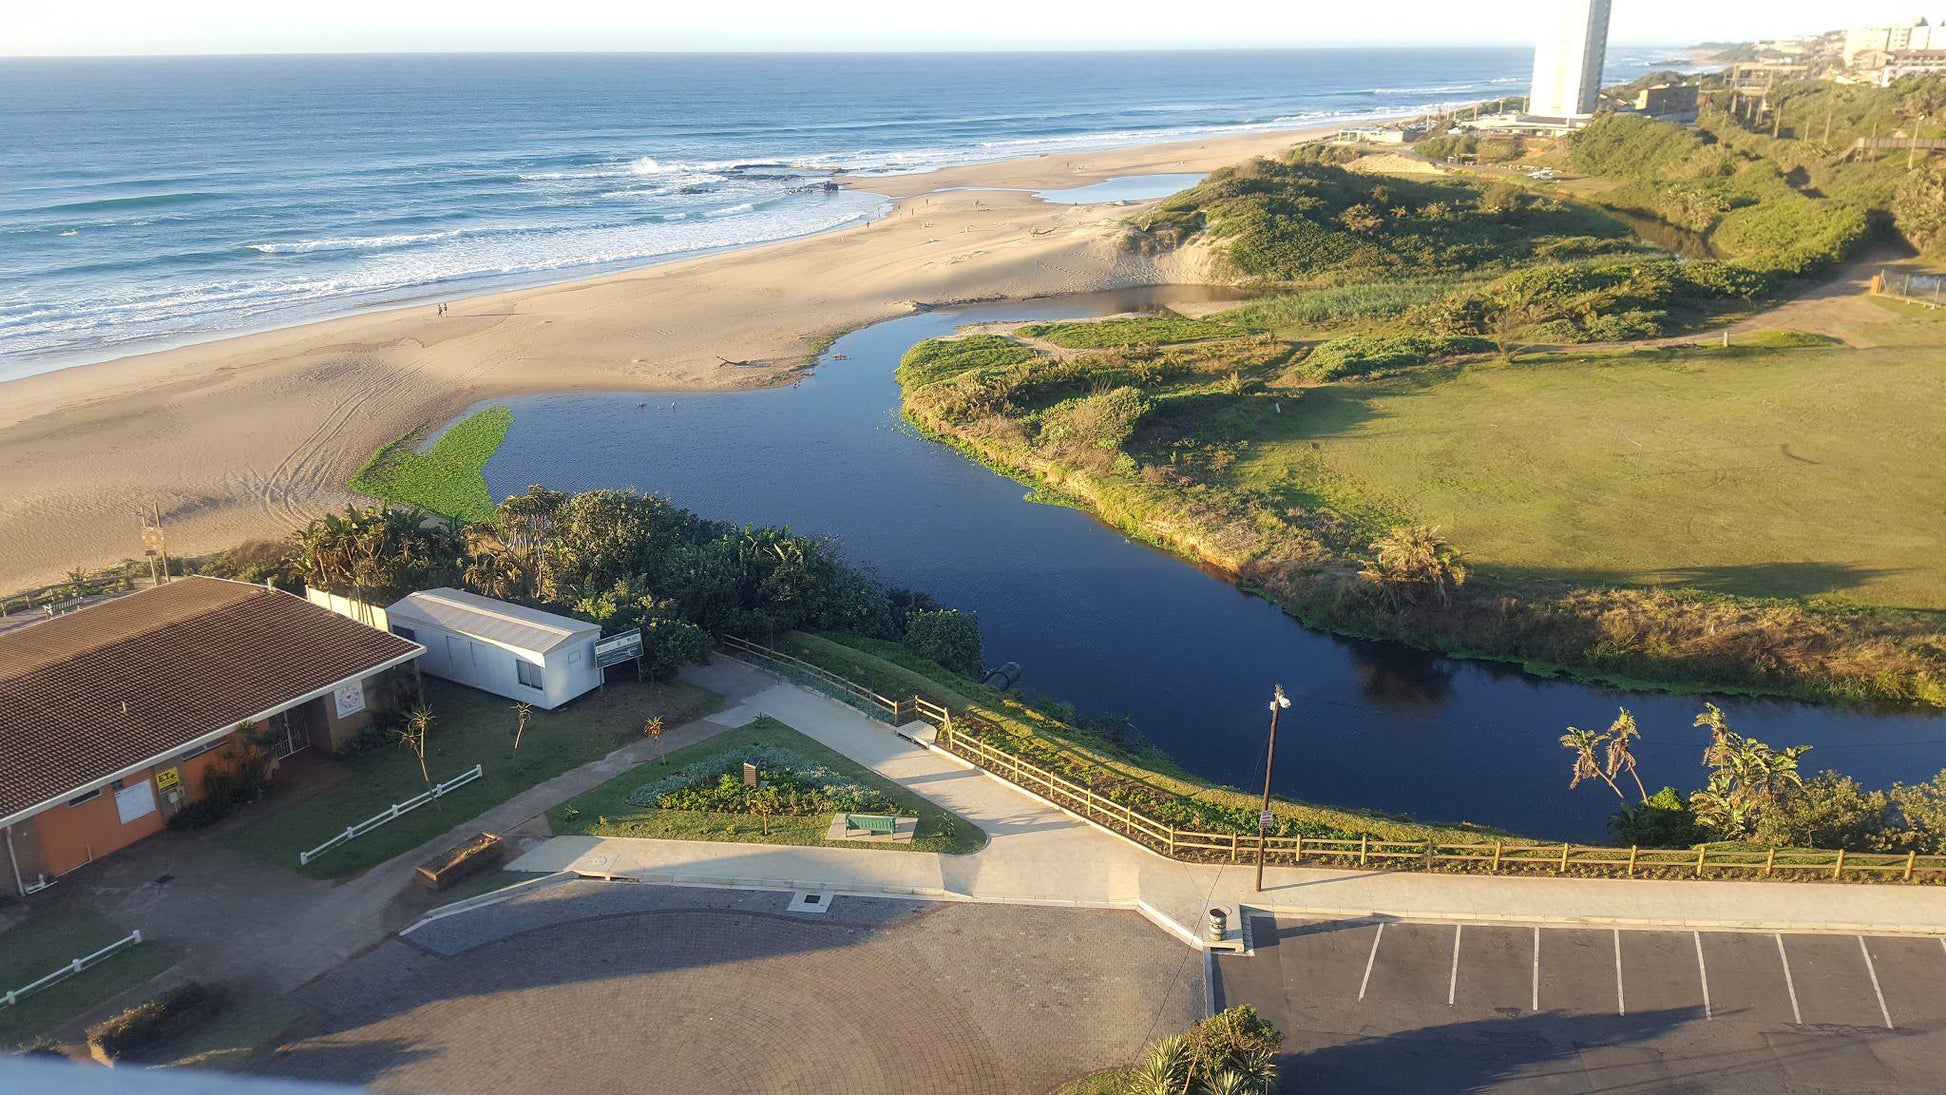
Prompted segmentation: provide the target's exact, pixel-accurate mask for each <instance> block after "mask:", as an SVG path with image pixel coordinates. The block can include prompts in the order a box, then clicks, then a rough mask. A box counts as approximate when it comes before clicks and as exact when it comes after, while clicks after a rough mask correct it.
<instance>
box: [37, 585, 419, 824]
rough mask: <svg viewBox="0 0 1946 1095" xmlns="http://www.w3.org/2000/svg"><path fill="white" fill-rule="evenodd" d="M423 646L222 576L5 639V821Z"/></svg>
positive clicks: (167, 588) (105, 606)
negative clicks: (21, 811) (18, 813)
mask: <svg viewBox="0 0 1946 1095" xmlns="http://www.w3.org/2000/svg"><path fill="white" fill-rule="evenodd" d="M416 649H417V646H416V644H414V643H409V642H407V641H405V640H404V639H401V638H399V637H397V636H395V635H390V634H387V633H386V632H383V631H378V630H375V629H373V628H370V627H366V626H365V625H364V624H361V623H357V622H356V621H353V620H348V619H345V618H344V617H342V616H338V615H335V614H333V613H331V612H329V611H327V610H325V609H323V608H320V607H318V606H317V605H314V604H311V603H310V602H309V601H306V600H304V599H303V598H301V597H294V596H292V595H291V594H288V593H279V592H276V591H273V590H268V589H265V588H263V587H262V586H254V585H246V584H244V583H241V582H226V581H221V580H218V579H215V578H185V579H182V580H179V581H175V582H171V583H169V584H168V585H165V586H160V587H158V588H156V589H150V590H144V591H143V592H140V593H131V594H129V595H128V596H126V597H118V598H116V599H115V600H112V601H107V602H104V603H102V604H98V605H94V606H92V607H89V608H84V609H81V610H80V611H78V612H71V613H69V614H67V615H65V616H58V617H55V618H54V619H52V620H48V621H46V622H45V623H38V624H35V625H33V626H31V627H23V628H19V629H17V630H15V631H10V632H7V633H5V634H0V818H3V817H7V816H8V815H11V814H14V813H16V812H18V811H20V810H23V809H26V808H28V807H31V806H38V805H40V804H41V803H43V802H46V801H48V800H50V799H55V798H60V797H63V796H65V795H66V794H67V793H68V792H70V791H76V790H77V789H80V788H83V787H86V786H87V785H89V784H90V783H92V782H95V781H98V780H101V779H104V778H106V777H108V776H111V775H113V774H114V773H116V772H119V771H121V770H123V769H125V768H128V767H129V766H131V765H134V764H139V763H141V762H142V761H145V760H148V759H149V758H151V757H155V756H158V755H160V754H163V753H167V752H169V751H170V750H172V749H177V748H180V747H183V746H186V745H188V744H189V743H190V742H193V741H195V740H196V739H198V738H201V737H204V736H205V735H208V734H210V733H213V732H215V731H217V730H221V729H224V728H226V727H230V726H234V725H236V724H237V723H239V722H242V721H243V720H244V719H247V718H249V717H251V716H252V715H257V714H261V713H262V712H264V711H268V710H271V709H272V708H276V707H280V706H283V705H284V704H286V703H289V702H290V701H291V700H293V699H295V698H297V697H299V696H303V695H307V694H309V693H312V692H317V691H319V690H321V689H326V688H329V687H331V686H332V685H334V684H337V683H339V682H340V681H345V680H351V679H354V678H357V677H362V676H366V675H368V674H370V673H371V672H373V671H374V670H376V669H377V668H378V667H380V666H382V665H385V664H387V663H388V662H392V661H395V660H397V659H399V658H402V657H407V656H409V655H411V654H412V653H413V652H414V651H415V650H416ZM124 704H126V709H124Z"/></svg>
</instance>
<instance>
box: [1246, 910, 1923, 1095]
mask: <svg viewBox="0 0 1946 1095" xmlns="http://www.w3.org/2000/svg"><path fill="white" fill-rule="evenodd" d="M1251 928H1252V932H1251V934H1252V937H1253V943H1254V946H1255V953H1254V954H1248V955H1229V954H1225V955H1221V956H1219V957H1218V958H1217V959H1216V964H1215V984H1214V988H1215V993H1216V998H1217V1003H1218V1005H1219V1006H1223V1007H1227V1006H1230V1005H1233V1004H1240V1003H1248V1004H1251V1005H1253V1006H1255V1007H1256V1008H1257V1009H1258V1010H1259V1011H1261V1012H1263V1013H1264V1015H1265V1017H1266V1018H1268V1019H1270V1020H1271V1022H1273V1023H1274V1024H1276V1025H1277V1027H1278V1029H1280V1030H1282V1031H1284V1033H1285V1047H1286V1049H1287V1051H1288V1054H1287V1056H1286V1058H1285V1062H1284V1071H1285V1083H1284V1090H1285V1091H1287V1092H1304V1093H1312V1092H1317V1093H1324V1092H1330V1093H1333V1095H1337V1093H1342V1092H1359V1093H1361V1095H1378V1093H1383V1092H1401V1093H1406V1092H1410V1093H1414V1095H1420V1093H1435V1092H1475V1091H1492V1092H1519V1093H1523V1095H1526V1093H1537V1095H1538V1093H1547V1095H1556V1093H1559V1095H1575V1093H1584V1092H1604V1093H1607V1092H1677V1091H1680V1092H1685V1093H1716V1092H1764V1093H1765V1095H1797V1093H1800V1092H1804V1093H1810V1092H1836V1091H1854V1090H1867V1091H1887V1092H1893V1091H1898V1092H1927V1093H1931V1092H1939V1091H1946V940H1941V939H1936V938H1903V937H1880V936H1862V937H1861V936H1855V935H1777V934H1772V933H1732V932H1688V931H1631V930H1626V929H1624V930H1621V931H1614V930H1609V929H1570V928H1533V927H1516V926H1489V925H1474V924H1468V925H1454V924H1428V923H1409V922H1401V921H1390V922H1385V921H1377V920H1355V921H1349V920H1348V921H1302V920H1291V919H1272V918H1270V917H1264V916H1259V917H1255V918H1253V919H1252V923H1251Z"/></svg>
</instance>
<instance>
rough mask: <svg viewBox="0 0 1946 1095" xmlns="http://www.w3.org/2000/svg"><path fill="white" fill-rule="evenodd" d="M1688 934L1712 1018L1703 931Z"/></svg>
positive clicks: (1706, 1010)
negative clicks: (1692, 941) (1693, 938)
mask: <svg viewBox="0 0 1946 1095" xmlns="http://www.w3.org/2000/svg"><path fill="white" fill-rule="evenodd" d="M1690 934H1691V935H1694V936H1695V937H1696V972H1697V973H1699V974H1701V975H1702V977H1703V1018H1705V1019H1714V1018H1716V1016H1715V1015H1714V1014H1713V1013H1712V1012H1711V1011H1710V968H1709V965H1708V964H1707V963H1705V962H1704V961H1703V933H1702V932H1691V933H1690ZM1940 942H1942V943H1946V936H1942V937H1941V938H1940Z"/></svg>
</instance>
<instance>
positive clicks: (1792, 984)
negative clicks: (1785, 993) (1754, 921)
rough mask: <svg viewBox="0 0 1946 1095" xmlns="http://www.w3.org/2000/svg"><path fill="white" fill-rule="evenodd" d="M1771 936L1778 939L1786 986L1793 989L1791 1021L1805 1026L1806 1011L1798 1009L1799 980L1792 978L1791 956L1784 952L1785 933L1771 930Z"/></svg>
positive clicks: (1778, 954)
mask: <svg viewBox="0 0 1946 1095" xmlns="http://www.w3.org/2000/svg"><path fill="white" fill-rule="evenodd" d="M1770 936H1771V938H1772V939H1775V940H1777V960H1778V961H1779V962H1782V963H1784V987H1785V988H1787V989H1789V990H1790V991H1791V1022H1793V1023H1796V1024H1797V1025H1798V1026H1803V1025H1804V1013H1803V1012H1801V1011H1799V1010H1798V1009H1797V982H1796V981H1793V980H1791V957H1790V955H1788V954H1785V953H1784V936H1783V933H1781V932H1771V933H1770Z"/></svg>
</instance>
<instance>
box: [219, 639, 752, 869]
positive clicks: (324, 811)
mask: <svg viewBox="0 0 1946 1095" xmlns="http://www.w3.org/2000/svg"><path fill="white" fill-rule="evenodd" d="M426 701H427V705H428V706H429V707H431V708H432V710H433V715H434V721H433V726H432V732H431V734H430V735H428V744H427V749H426V767H427V768H428V769H429V771H430V774H431V776H432V779H433V781H434V782H435V783H438V782H444V781H446V780H449V779H452V778H453V777H454V776H457V775H459V774H460V773H461V772H463V771H465V770H466V769H468V768H471V767H473V766H474V765H475V764H479V765H482V766H483V767H484V769H485V772H484V774H483V775H482V777H481V778H480V779H477V780H475V781H473V782H472V783H469V784H466V785H465V786H463V787H460V788H457V789H455V790H454V791H453V792H452V793H451V794H449V795H447V796H445V797H442V798H440V799H439V800H437V801H436V802H434V803H431V804H429V805H425V806H421V807H419V808H418V809H417V810H414V811H413V812H411V813H409V814H405V815H403V816H401V817H400V818H399V819H398V820H396V821H394V822H392V823H390V824H388V825H385V826H382V827H380V828H378V829H375V830H373V831H371V832H370V833H367V834H365V835H364V836H361V837H359V838H358V839H356V840H353V841H350V842H348V843H345V844H341V845H339V846H338V847H337V848H334V849H332V850H331V851H329V852H326V853H325V854H324V855H323V856H321V857H320V858H318V859H315V860H313V861H312V862H311V863H310V864H309V865H308V866H305V867H301V868H300V867H299V866H298V863H297V854H298V853H299V852H301V851H304V850H307V849H310V848H313V847H316V846H317V845H319V844H321V843H323V842H324V841H325V840H327V839H329V838H330V837H331V836H332V835H333V834H335V833H338V832H341V831H343V830H344V828H345V827H346V826H348V825H352V824H354V823H356V822H359V821H363V820H364V819H366V818H368V817H371V816H373V815H375V814H378V813H380V812H382V811H384V810H385V809H387V808H388V807H390V806H391V805H392V804H393V803H395V802H401V801H404V800H406V799H409V798H411V797H413V796H414V795H417V794H419V793H421V792H422V791H424V790H425V783H424V781H423V780H422V779H421V778H420V775H419V763H418V761H417V760H416V759H414V758H413V756H412V755H411V754H410V753H408V752H406V750H404V749H403V748H400V747H398V746H396V745H391V744H384V745H380V746H379V747H377V748H375V749H373V750H372V751H370V752H367V753H362V754H356V755H347V756H343V757H339V758H336V759H334V760H333V761H332V762H331V765H332V766H334V767H336V768H337V769H339V771H338V772H330V771H312V772H308V773H306V776H305V782H304V784H302V785H299V786H294V787H290V788H287V789H285V790H283V791H281V792H279V793H277V794H274V795H272V797H271V798H270V799H269V800H267V801H265V802H261V803H257V804H254V805H252V806H249V807H246V808H245V809H244V810H243V811H242V812H241V813H239V814H238V815H237V816H236V817H235V818H233V819H231V820H230V821H228V822H225V823H224V826H223V829H222V831H221V833H220V835H219V837H218V839H220V840H222V841H223V843H225V844H226V845H228V846H230V847H232V848H235V849H236V850H238V851H242V852H246V853H249V854H252V855H256V856H260V857H262V858H264V859H266V860H269V861H270V862H273V863H276V864H278V865H279V866H283V867H288V868H290V869H291V870H295V871H299V872H300V873H302V874H306V875H312V876H316V877H324V878H335V877H339V876H342V875H348V874H353V873H356V872H358V871H362V870H364V869H365V868H367V867H369V866H372V865H373V864H375V863H381V862H384V861H385V860H387V859H390V858H391V857H393V856H395V855H398V854H399V853H400V852H404V851H407V850H409V849H411V848H413V847H415V846H417V845H419V844H421V843H423V842H425V841H427V840H430V839H432V838H433V837H436V836H438V835H439V834H441V833H443V832H445V831H446V830H448V829H450V828H452V827H453V826H455V825H458V824H460V823H461V822H464V821H465V820H467V819H468V818H471V817H475V816H477V815H479V814H481V813H483V812H485V811H486V810H487V809H488V808H489V807H491V806H495V805H497V804H499V803H502V802H505V801H506V800H507V799H510V798H512V797H513V796H514V795H516V794H519V793H520V792H522V791H525V790H526V789H528V788H529V787H532V786H534V785H535V784H537V783H540V782H542V781H544V780H547V779H551V778H552V777H554V776H557V775H560V774H561V773H562V772H565V771H567V770H569V769H570V768H577V767H579V766H581V765H583V764H586V763H588V762H589V761H592V760H599V759H600V758H602V757H604V756H607V755H608V754H609V753H611V752H613V751H614V750H616V749H617V748H619V747H621V746H623V745H626V744H628V743H629V742H631V741H635V740H636V739H638V738H640V737H641V736H642V724H643V722H644V721H645V720H646V719H647V718H648V717H649V716H651V715H661V716H662V718H663V722H664V724H665V725H667V726H669V727H671V728H674V727H677V726H680V725H682V724H683V723H686V722H689V721H692V720H694V719H697V718H700V717H701V716H703V715H706V714H708V713H709V712H711V711H714V710H715V709H716V708H717V707H719V706H721V704H722V697H720V696H718V695H716V693H714V692H711V691H709V690H707V689H703V688H698V687H696V686H694V685H691V684H685V683H683V682H680V681H677V682H672V683H670V684H636V683H634V682H621V681H615V682H610V683H609V684H608V686H607V688H606V689H604V690H603V691H600V692H590V693H589V694H587V695H585V696H583V697H581V698H580V699H578V700H575V701H574V702H573V703H570V704H568V705H567V706H565V707H563V708H561V709H560V710H557V711H542V710H539V709H538V708H537V709H535V711H534V713H533V718H532V720H531V721H530V722H529V723H528V724H527V730H526V732H525V733H524V734H523V735H522V737H521V743H520V749H519V751H518V752H516V751H515V750H514V746H513V739H514V712H513V701H511V700H508V699H505V698H503V697H500V696H492V695H488V694H487V693H485V692H479V691H476V690H474V689H471V688H465V687H462V686H460V685H456V684H452V683H450V682H447V681H440V680H434V679H432V678H427V680H426ZM334 775H335V776H341V777H342V778H337V779H335V780H331V777H332V776H334ZM326 780H331V782H330V785H329V786H325V787H322V788H318V789H313V788H315V787H316V785H317V784H318V783H320V782H324V781H326Z"/></svg>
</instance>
